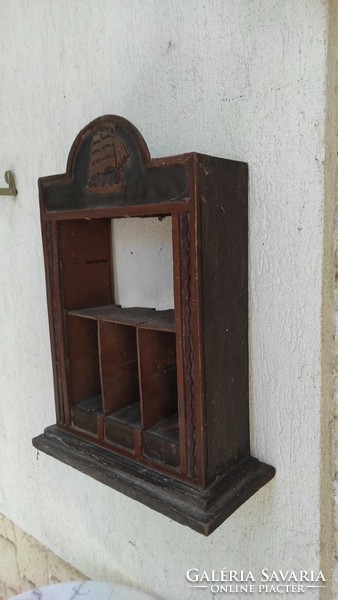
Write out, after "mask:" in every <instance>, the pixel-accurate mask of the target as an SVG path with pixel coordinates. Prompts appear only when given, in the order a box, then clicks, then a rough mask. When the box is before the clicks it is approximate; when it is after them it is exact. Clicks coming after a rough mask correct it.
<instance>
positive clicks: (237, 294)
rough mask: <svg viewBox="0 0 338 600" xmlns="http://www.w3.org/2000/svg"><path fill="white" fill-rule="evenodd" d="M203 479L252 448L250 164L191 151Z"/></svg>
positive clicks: (230, 464)
mask: <svg viewBox="0 0 338 600" xmlns="http://www.w3.org/2000/svg"><path fill="white" fill-rule="evenodd" d="M196 173H197V184H198V185H197V212H198V214H199V227H198V229H199V256H198V261H199V262H200V274H201V286H200V294H201V326H202V355H203V367H202V370H203V373H204V405H205V406H204V411H205V420H206V431H207V440H206V443H207V448H206V450H207V453H206V456H207V479H208V481H209V482H210V481H213V480H214V479H215V478H217V477H220V476H221V475H222V474H223V473H224V472H226V470H227V469H229V468H230V467H231V466H232V465H233V464H236V463H237V462H238V461H239V460H241V459H243V458H245V457H246V456H248V455H249V452H250V448H249V384H248V383H249V382H248V168H247V165H246V164H245V163H240V162H235V161H230V160H222V159H216V158H212V157H207V156H202V155H196Z"/></svg>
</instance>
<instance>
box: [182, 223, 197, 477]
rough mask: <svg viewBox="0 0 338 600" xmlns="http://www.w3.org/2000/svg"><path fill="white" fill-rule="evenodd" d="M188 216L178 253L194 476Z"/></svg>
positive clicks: (190, 469)
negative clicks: (179, 254)
mask: <svg viewBox="0 0 338 600" xmlns="http://www.w3.org/2000/svg"><path fill="white" fill-rule="evenodd" d="M190 235H191V228H190V215H189V214H183V215H181V216H180V247H181V248H180V251H181V265H182V267H181V281H182V313H183V315H182V316H183V324H184V326H183V362H184V391H185V405H186V436H187V459H188V474H189V475H190V476H191V477H195V476H196V432H195V428H196V425H195V410H194V402H193V401H194V379H193V341H192V310H191V258H190V248H191V243H190Z"/></svg>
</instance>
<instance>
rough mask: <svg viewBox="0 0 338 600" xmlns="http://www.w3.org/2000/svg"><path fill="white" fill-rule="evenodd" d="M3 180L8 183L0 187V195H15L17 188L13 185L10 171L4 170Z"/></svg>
mask: <svg viewBox="0 0 338 600" xmlns="http://www.w3.org/2000/svg"><path fill="white" fill-rule="evenodd" d="M5 180H6V183H8V186H9V187H8V188H0V196H16V195H17V193H18V190H17V189H16V187H15V180H14V175H13V173H12V171H6V173H5Z"/></svg>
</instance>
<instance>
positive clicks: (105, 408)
mask: <svg viewBox="0 0 338 600" xmlns="http://www.w3.org/2000/svg"><path fill="white" fill-rule="evenodd" d="M247 179H248V176H247V165H246V164H244V163H240V162H235V161H230V160H224V159H219V158H213V157H210V156H204V155H201V154H196V153H190V154H184V155H180V156H176V157H170V158H163V159H151V158H150V156H149V152H148V149H147V146H146V144H145V142H144V140H143V138H142V136H141V134H140V133H139V132H138V131H137V130H136V128H135V127H134V126H133V125H132V124H131V123H129V122H128V121H126V120H125V119H123V118H121V117H116V116H105V117H101V118H99V119H96V120H95V121H93V122H92V123H90V124H89V125H88V126H87V127H86V128H85V129H83V130H82V131H81V132H80V133H79V135H78V136H77V138H76V140H75V142H74V144H73V147H72V149H71V152H70V155H69V159H68V164H67V171H66V173H65V174H63V175H55V176H51V177H44V178H42V179H40V180H39V186H40V204H41V222H42V234H43V242H44V257H45V268H46V279H47V297H48V309H49V321H50V335H51V348H52V359H53V370H54V386H55V403H56V417H57V422H56V425H53V426H51V427H47V429H46V430H45V432H44V433H43V434H42V435H40V436H39V437H37V438H35V439H34V440H33V444H34V446H35V447H36V448H38V449H40V450H42V451H44V452H47V453H48V454H50V455H52V456H54V457H56V458H58V459H59V460H62V461H63V462H65V463H67V464H70V465H72V466H74V467H75V468H77V469H79V470H81V471H82V472H84V473H88V474H89V475H91V476H92V477H94V478H96V479H98V480H99V481H102V482H103V483H105V484H107V485H110V486H111V487H113V488H115V489H118V490H120V491H122V492H123V493H125V494H126V495H128V496H131V497H133V498H135V499H136V500H139V501H140V502H143V503H144V504H146V505H147V506H150V507H151V508H154V509H155V510H158V511H160V512H162V513H164V514H165V515H168V516H169V517H171V518H173V519H175V520H177V521H179V522H180V523H183V524H185V525H188V526H189V527H191V528H193V529H195V530H196V531H199V532H201V533H203V534H205V535H208V534H209V533H211V531H213V530H214V529H215V528H216V527H217V526H218V525H219V524H220V523H222V521H224V519H226V518H227V517H228V516H229V515H230V514H231V513H232V512H233V511H234V510H236V509H237V508H238V507H239V506H240V505H241V504H242V503H243V502H244V501H245V500H247V498H249V497H250V496H251V495H252V494H254V493H255V492H256V491H257V490H258V489H259V488H260V487H261V486H262V485H264V484H265V483H267V482H268V481H269V480H270V479H271V478H272V477H273V476H274V472H275V471H274V468H273V467H270V466H269V465H266V464H264V463H261V462H260V461H258V460H257V459H255V458H252V457H251V456H250V447H249V409H248V340H247V335H248V314H247V312H248V297H247V287H248V285H247V266H248V261H247V249H248V225H247ZM121 217H128V218H132V217H143V218H147V217H159V218H160V219H163V218H165V217H170V218H171V222H172V246H173V280H174V309H170V307H168V310H161V311H158V310H154V309H153V308H151V307H141V308H137V307H135V308H126V307H123V306H122V307H121V306H118V305H117V304H116V302H115V292H114V273H113V256H112V240H111V221H112V219H114V218H121ZM135 285H136V284H135Z"/></svg>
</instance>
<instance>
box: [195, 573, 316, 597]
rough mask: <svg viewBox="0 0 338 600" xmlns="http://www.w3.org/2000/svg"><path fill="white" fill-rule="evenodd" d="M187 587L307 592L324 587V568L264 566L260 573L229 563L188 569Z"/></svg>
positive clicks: (219, 590) (232, 591)
mask: <svg viewBox="0 0 338 600" xmlns="http://www.w3.org/2000/svg"><path fill="white" fill-rule="evenodd" d="M186 578H187V581H188V587H190V588H195V589H201V590H202V589H209V590H210V591H211V592H212V593H213V594H219V593H224V594H239V593H247V594H252V593H254V592H257V591H258V592H259V593H260V594H264V593H266V594H289V593H292V594H304V593H305V592H306V591H310V590H311V589H318V588H324V587H325V582H326V580H325V577H324V575H323V573H322V571H311V570H310V571H306V570H292V569H290V570H285V571H283V570H271V569H262V570H261V571H260V572H259V574H258V575H254V573H253V572H252V571H235V570H231V569H227V568H226V567H225V568H224V569H222V570H220V571H214V570H211V571H201V570H200V569H188V571H187V573H186Z"/></svg>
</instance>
